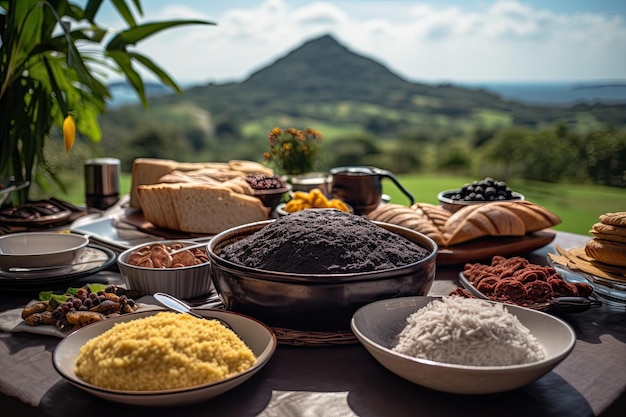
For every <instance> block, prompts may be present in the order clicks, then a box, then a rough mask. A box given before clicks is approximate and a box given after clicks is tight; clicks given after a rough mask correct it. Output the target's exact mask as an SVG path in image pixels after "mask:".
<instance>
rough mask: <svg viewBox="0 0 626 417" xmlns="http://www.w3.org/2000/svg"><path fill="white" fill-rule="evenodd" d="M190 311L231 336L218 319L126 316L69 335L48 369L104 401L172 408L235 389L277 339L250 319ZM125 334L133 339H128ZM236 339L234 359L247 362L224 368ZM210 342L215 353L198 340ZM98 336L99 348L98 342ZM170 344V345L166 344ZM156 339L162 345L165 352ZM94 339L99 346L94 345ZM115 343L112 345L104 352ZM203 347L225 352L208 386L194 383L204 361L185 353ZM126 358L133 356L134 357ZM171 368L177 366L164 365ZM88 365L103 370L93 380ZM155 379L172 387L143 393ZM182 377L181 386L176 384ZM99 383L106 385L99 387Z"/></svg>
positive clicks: (154, 313) (159, 313)
mask: <svg viewBox="0 0 626 417" xmlns="http://www.w3.org/2000/svg"><path fill="white" fill-rule="evenodd" d="M195 311H196V312H197V313H199V314H200V315H202V316H204V317H205V318H207V319H211V318H215V319H218V320H221V321H223V322H225V323H226V324H227V325H228V326H230V328H231V329H232V331H231V330H229V329H227V328H226V327H223V326H222V325H221V324H219V322H218V321H217V320H204V319H198V318H196V317H192V316H191V315H186V314H178V313H173V312H170V311H162V310H156V311H146V312H141V313H133V314H125V315H121V316H118V317H114V318H110V319H107V320H103V321H100V322H96V323H93V324H90V325H89V326H85V327H83V328H82V329H80V330H78V331H76V332H74V333H71V334H70V335H68V336H67V337H66V338H64V339H63V340H62V341H61V342H60V343H59V344H58V345H57V347H56V349H55V350H54V353H53V355H52V363H53V366H54V368H55V370H56V371H57V372H58V373H59V374H60V375H61V376H62V377H63V378H64V379H65V380H67V381H68V382H69V383H71V384H73V385H75V386H76V387H78V388H80V389H82V390H84V391H86V392H88V393H90V394H92V395H95V396H97V397H100V398H104V399H106V400H109V401H113V402H117V403H123V404H130V405H142V406H179V405H188V404H194V403H198V402H201V401H206V400H208V399H210V398H213V397H215V396H218V395H220V394H223V393H224V392H226V391H229V390H231V389H233V388H235V387H237V386H238V385H240V384H241V383H243V382H244V381H246V380H248V379H249V378H250V377H252V376H253V375H254V374H255V373H257V372H258V371H259V370H260V369H261V368H262V367H263V366H264V365H265V364H266V363H267V362H268V361H269V359H270V358H271V357H272V355H273V353H274V351H275V350H276V343H277V342H276V336H275V335H274V333H273V332H272V330H271V329H270V328H269V327H267V326H266V325H264V324H263V323H261V322H259V321H257V320H255V319H253V318H251V317H248V316H245V315H241V314H238V313H233V312H229V311H222V310H195ZM215 325H218V326H219V327H220V328H219V329H218V330H210V331H209V332H213V333H205V332H204V331H199V329H200V327H203V326H208V327H211V326H215ZM151 328H153V329H154V333H155V334H154V338H153V339H151V338H150V337H148V336H146V334H149V333H151V331H150V330H149V329H151ZM213 328H214V327H213ZM158 329H164V330H163V331H162V334H156V333H158V331H159V330H158ZM129 331H131V332H133V331H134V332H136V334H134V335H133V334H130V335H129V334H128V332H129ZM216 332H217V333H216ZM232 332H234V334H235V335H233V334H232ZM116 334H119V335H120V336H121V337H120V341H119V342H120V343H117V341H116V340H115V337H116ZM199 334H204V335H205V336H206V337H201V336H199ZM237 336H238V338H239V339H240V342H242V344H241V348H239V350H240V352H237V356H238V357H241V358H244V359H242V360H243V361H247V363H246V364H245V366H240V365H233V364H232V363H231V362H232V357H233V352H232V349H233V347H232V346H233V345H232V343H231V342H232V337H237ZM215 337H219V338H220V340H221V338H222V337H225V339H224V343H223V344H222V345H220V346H219V347H218V348H216V347H215V343H205V342H206V340H205V339H208V338H211V339H213V341H214V338H215ZM102 338H104V339H102ZM101 339H102V341H103V342H106V343H100V341H101ZM112 339H113V340H112ZM169 339H171V340H172V344H168V343H167V340H169ZM163 340H165V345H166V346H168V347H166V348H164V342H163ZM181 340H182V341H184V343H181ZM94 341H95V342H98V343H96V345H98V344H100V346H94V343H93V342H94ZM174 341H175V343H174ZM111 342H112V343H111ZM116 344H117V347H110V346H112V345H116ZM103 346H106V347H103ZM151 346H154V349H152V348H151ZM203 349H224V350H225V351H224V352H217V353H216V356H221V357H222V358H224V361H221V362H219V361H218V362H219V366H217V369H215V371H211V372H209V373H210V374H211V373H212V374H211V375H210V376H209V379H208V380H210V382H200V383H198V380H199V379H198V378H200V380H202V379H203V378H205V375H204V374H203V373H206V369H205V368H206V365H207V364H206V363H197V361H198V360H201V359H198V358H195V357H192V356H194V353H193V352H197V351H201V350H203ZM181 354H182V355H183V356H189V358H187V359H189V360H187V361H186V362H184V364H183V365H180V364H181V360H180V356H181ZM133 355H136V356H137V358H135V359H133ZM129 356H130V357H129ZM198 356H199V357H202V355H198ZM170 358H171V361H170V360H169V359H170ZM146 362H147V363H146ZM173 363H176V364H177V366H178V369H176V367H174V366H170V365H171V364H173ZM145 365H147V366H145ZM94 368H99V369H100V370H99V371H98V372H102V374H101V375H99V376H98V375H96V376H97V378H94V375H93V369H94ZM225 368H230V369H225ZM116 374H120V375H122V377H121V378H118V379H119V380H120V381H121V380H122V378H123V379H124V380H125V381H124V383H123V386H119V384H118V385H115V384H116V383H117V382H116V381H115V380H116V378H115V375H116ZM183 376H184V378H183ZM155 379H159V380H161V381H166V380H171V381H172V383H173V384H178V386H175V385H173V386H169V387H168V386H167V384H166V385H165V386H155V387H149V388H148V387H147V386H146V384H149V383H150V381H154V380H155ZM87 380H89V381H90V382H88V381H87ZM181 380H183V381H184V382H183V383H181V382H180V381H181ZM204 380H205V381H206V380H207V379H206V378H205V379H204ZM101 381H106V384H108V383H111V384H112V385H110V386H105V385H106V384H103V383H101ZM120 381H118V382H120ZM120 383H121V382H120Z"/></svg>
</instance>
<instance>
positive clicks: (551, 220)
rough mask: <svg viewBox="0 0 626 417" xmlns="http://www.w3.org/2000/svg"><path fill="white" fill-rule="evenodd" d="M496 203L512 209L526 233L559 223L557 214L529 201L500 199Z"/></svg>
mask: <svg viewBox="0 0 626 417" xmlns="http://www.w3.org/2000/svg"><path fill="white" fill-rule="evenodd" d="M496 204H498V205H500V206H504V207H506V208H508V209H510V210H511V211H513V213H515V215H516V216H517V217H519V218H520V219H521V220H522V222H523V223H524V227H525V228H526V233H532V232H536V231H538V230H543V229H547V228H548V227H552V226H556V225H557V224H559V223H561V219H560V218H559V216H557V215H556V214H554V213H552V212H551V211H550V210H547V209H546V208H544V207H542V206H540V205H538V204H535V203H531V202H530V201H526V200H522V201H502V202H499V203H496Z"/></svg>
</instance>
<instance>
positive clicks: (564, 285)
mask: <svg viewBox="0 0 626 417" xmlns="http://www.w3.org/2000/svg"><path fill="white" fill-rule="evenodd" d="M459 283H460V284H461V286H462V288H460V289H457V290H455V291H454V292H453V293H454V294H457V295H462V296H466V297H477V298H483V299H487V300H491V301H496V302H502V303H507V304H514V305H518V306H521V307H526V308H531V309H534V310H540V311H547V312H551V313H577V312H583V311H587V310H589V309H590V308H593V307H599V306H600V305H602V303H601V302H600V301H597V300H596V299H595V298H593V297H592V294H593V287H592V286H591V285H589V284H586V283H583V282H568V281H567V280H565V279H564V278H563V277H562V276H561V275H560V274H559V273H558V272H557V271H555V270H554V268H552V267H549V266H543V265H536V264H532V263H530V262H529V261H528V260H526V259H524V258H521V257H512V258H504V257H502V256H496V257H494V259H493V260H492V262H491V264H480V263H475V264H467V265H466V266H465V269H464V271H463V272H461V273H459Z"/></svg>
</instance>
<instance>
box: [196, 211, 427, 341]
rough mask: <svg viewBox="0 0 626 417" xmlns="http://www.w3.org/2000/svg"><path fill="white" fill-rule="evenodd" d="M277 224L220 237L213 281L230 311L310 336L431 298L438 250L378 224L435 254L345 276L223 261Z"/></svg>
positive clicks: (213, 248) (212, 248)
mask: <svg viewBox="0 0 626 417" xmlns="http://www.w3.org/2000/svg"><path fill="white" fill-rule="evenodd" d="M273 221H275V220H267V221H262V222H257V223H250V224H246V225H243V226H238V227H235V228H232V229H229V230H226V231H224V232H222V233H220V234H218V235H216V236H215V237H214V238H213V239H212V240H211V241H210V243H209V248H208V249H209V250H208V253H209V258H210V260H211V278H212V280H213V283H214V284H215V287H216V288H217V290H218V292H219V294H220V295H221V297H222V300H223V301H224V304H225V305H226V307H227V308H228V309H230V310H232V311H236V312H239V313H242V314H246V315H249V316H251V317H254V318H256V319H258V320H261V321H263V322H264V323H266V324H268V325H270V326H273V327H284V328H288V329H295V330H305V331H306V330H308V331H335V330H338V331H339V330H349V329H350V319H351V317H352V314H354V312H355V311H356V310H357V309H359V308H360V307H362V306H364V305H366V304H368V303H371V302H373V301H377V300H382V299H387V298H395V297H404V296H418V295H427V294H428V292H429V291H430V287H431V286H432V283H433V280H434V279H435V266H436V265H435V261H436V258H437V251H438V247H437V244H436V243H435V242H434V241H433V240H432V239H430V238H429V237H427V236H425V235H423V234H421V233H418V232H415V231H413V230H409V229H406V228H404V227H400V226H395V225H392V224H387V223H378V222H374V223H375V224H377V225H378V226H379V227H383V228H385V229H387V230H389V231H391V232H393V233H396V234H399V235H401V236H403V237H405V238H406V239H408V240H411V241H412V242H414V243H416V244H418V245H419V246H421V247H423V248H425V249H427V250H428V251H429V252H430V254H429V255H428V256H427V257H426V258H424V259H422V260H420V261H418V262H414V263H412V264H409V265H406V266H402V267H398V268H395V269H389V270H384V271H372V272H361V273H344V274H296V273H286V272H276V271H266V270H261V269H257V268H251V267H247V266H244V265H240V264H236V263H233V262H230V261H227V260H225V259H223V258H222V257H221V256H220V252H221V251H222V249H223V248H224V247H226V246H228V245H229V244H232V243H234V242H236V241H238V240H240V239H243V238H245V237H247V236H249V235H252V234H253V233H255V232H257V231H259V230H261V229H262V228H263V227H265V226H267V225H268V224H270V223H271V222H273Z"/></svg>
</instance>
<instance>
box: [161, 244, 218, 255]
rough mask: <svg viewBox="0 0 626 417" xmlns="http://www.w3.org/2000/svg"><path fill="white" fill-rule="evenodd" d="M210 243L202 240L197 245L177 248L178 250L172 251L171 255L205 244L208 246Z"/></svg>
mask: <svg viewBox="0 0 626 417" xmlns="http://www.w3.org/2000/svg"><path fill="white" fill-rule="evenodd" d="M208 244H209V242H202V243H196V244H195V245H189V246H183V247H182V248H180V249H176V250H173V251H171V252H170V256H171V255H174V254H176V253H178V252H182V251H186V250H189V249H195V248H201V247H203V246H207V245H208Z"/></svg>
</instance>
